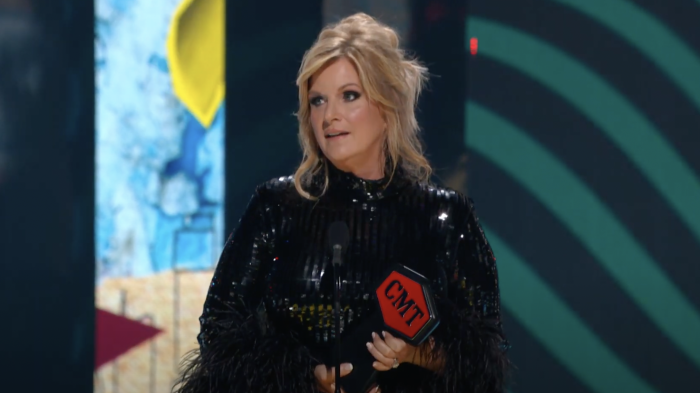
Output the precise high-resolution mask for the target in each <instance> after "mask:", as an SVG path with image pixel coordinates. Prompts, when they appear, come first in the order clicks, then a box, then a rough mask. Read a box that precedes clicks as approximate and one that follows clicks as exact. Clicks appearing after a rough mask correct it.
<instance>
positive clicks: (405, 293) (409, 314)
mask: <svg viewBox="0 0 700 393" xmlns="http://www.w3.org/2000/svg"><path fill="white" fill-rule="evenodd" d="M374 288H376V289H375V295H376V298H375V299H376V311H375V312H373V313H372V314H370V315H367V316H366V317H365V318H366V319H364V320H363V322H362V323H361V324H360V325H359V326H357V327H356V328H354V329H353V331H352V333H351V334H350V335H349V336H348V337H346V338H345V339H344V340H343V345H342V356H341V360H342V361H343V362H349V363H352V364H353V370H352V372H351V373H350V374H348V375H346V376H345V377H343V378H342V379H341V384H342V387H343V389H344V390H345V392H346V393H365V392H367V390H368V389H370V388H371V387H372V385H373V384H374V382H375V381H376V379H377V373H378V372H377V370H375V369H374V368H373V367H372V363H373V362H374V360H375V359H374V356H372V354H371V353H369V351H368V350H367V348H366V347H365V343H366V342H367V341H370V340H371V334H372V332H375V333H378V334H379V333H380V332H381V331H382V330H385V331H388V332H389V333H391V334H392V335H394V336H395V337H399V338H401V339H403V340H404V341H406V343H408V344H411V345H413V346H419V345H420V344H422V343H423V342H424V341H425V340H426V339H427V338H428V337H430V335H431V334H432V333H433V331H434V330H435V328H437V326H438V325H439V324H440V319H439V316H438V313H437V308H436V306H435V299H434V296H433V293H432V291H431V289H430V281H429V280H428V279H427V278H426V277H424V276H423V275H421V274H420V273H418V272H416V271H414V270H412V269H410V268H408V267H406V266H404V265H401V264H394V265H393V266H391V267H390V268H389V269H388V270H387V271H386V273H385V274H384V275H383V276H382V278H381V279H380V280H379V283H378V284H377V285H376V286H375V287H374ZM336 378H337V377H336ZM336 381H337V380H336ZM339 385H340V384H339V383H337V382H336V387H337V386H339Z"/></svg>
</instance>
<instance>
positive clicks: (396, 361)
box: [391, 358, 399, 368]
mask: <svg viewBox="0 0 700 393" xmlns="http://www.w3.org/2000/svg"><path fill="white" fill-rule="evenodd" d="M396 367H399V359H397V358H394V364H392V365H391V368H396Z"/></svg>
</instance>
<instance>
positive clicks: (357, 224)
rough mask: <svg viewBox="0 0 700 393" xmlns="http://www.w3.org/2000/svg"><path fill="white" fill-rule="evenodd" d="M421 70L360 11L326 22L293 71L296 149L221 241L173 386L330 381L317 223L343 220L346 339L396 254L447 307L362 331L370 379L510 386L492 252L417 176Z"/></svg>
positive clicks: (327, 264) (313, 385) (328, 315)
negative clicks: (408, 324) (424, 336)
mask: <svg viewBox="0 0 700 393" xmlns="http://www.w3.org/2000/svg"><path fill="white" fill-rule="evenodd" d="M425 78H426V69H425V68H423V67H421V66H420V65H419V64H418V63H417V62H415V61H413V60H410V59H407V58H406V57H405V56H404V53H403V52H402V51H401V50H400V49H399V47H398V38H397V35H396V33H395V32H394V31H393V30H391V29H390V28H388V27H386V26H384V25H382V24H380V23H378V22H377V21H375V20H374V19H372V18H371V17H369V16H367V15H365V14H357V15H353V16H350V17H348V18H345V19H343V20H342V21H340V22H338V23H337V24H335V25H332V26H329V27H327V28H325V29H324V30H323V31H322V32H321V34H320V35H319V37H318V40H317V41H316V42H315V43H314V45H313V46H312V47H311V49H309V51H307V53H306V54H305V56H304V59H303V61H302V64H301V68H300V71H299V76H298V79H297V85H298V86H299V111H298V114H297V116H298V120H299V140H300V143H301V146H302V148H303V152H304V156H303V160H302V163H301V165H300V166H299V168H298V169H297V171H296V173H295V174H294V176H293V177H285V178H280V179H275V180H271V181H269V182H267V183H264V184H262V185H261V186H259V187H258V188H257V190H256V191H255V193H254V195H253V197H252V200H251V201H250V204H249V206H248V208H247V210H246V211H245V213H244V215H243V217H242V218H241V221H240V223H239V226H238V229H237V230H236V231H235V232H234V234H233V235H232V236H231V237H230V238H229V240H228V241H227V243H226V246H225V248H224V251H223V253H222V255H221V259H220V261H219V264H218V266H217V268H216V272H215V273H214V278H213V280H212V283H211V286H210V288H209V293H208V296H207V300H206V302H205V305H204V313H203V315H202V317H201V318H200V322H201V333H200V334H199V336H198V341H199V343H200V351H199V352H198V353H195V354H194V356H193V357H191V358H190V359H189V364H188V367H187V368H186V370H185V372H184V374H183V378H182V380H181V382H180V384H179V386H178V387H177V389H178V391H179V392H183V393H185V392H188V393H189V392H216V393H218V392H294V393H296V392H317V391H321V392H332V391H333V389H334V387H335V385H334V382H335V381H334V370H333V368H329V367H327V365H325V364H322V360H321V359H328V358H329V356H328V354H329V352H330V350H331V348H332V346H333V343H334V342H335V340H334V334H333V332H334V325H333V324H332V320H333V318H332V315H333V314H332V304H333V290H334V282H333V274H332V270H331V261H330V252H329V249H328V246H327V239H326V233H327V230H328V226H329V225H330V223H332V222H334V221H337V220H344V221H345V222H346V223H347V224H348V226H349V228H350V243H349V246H348V248H347V253H346V255H345V262H344V264H343V267H342V269H341V274H343V277H346V278H347V282H346V284H345V288H344V292H343V293H342V300H341V303H342V307H343V310H342V323H341V328H342V335H341V338H342V336H343V335H346V334H349V332H351V331H352V330H353V328H354V327H356V326H357V325H358V323H360V322H361V321H362V319H363V316H365V315H367V314H369V313H371V312H372V311H373V309H374V303H373V301H374V299H373V297H372V296H373V295H372V293H373V292H374V288H372V287H371V285H372V283H374V282H376V280H377V279H378V278H380V275H381V274H382V273H384V271H385V270H386V268H387V267H388V266H389V265H390V264H391V263H392V262H401V263H402V264H404V265H406V266H408V267H410V268H413V269H414V270H417V271H418V272H420V273H421V274H423V275H425V276H426V277H428V278H429V279H430V280H431V285H432V289H433V291H434V294H435V299H436V303H437V307H438V311H439V314H440V316H441V323H440V325H439V326H438V328H437V329H436V330H435V331H434V333H433V335H432V336H431V337H430V339H429V340H426V342H425V344H423V345H421V346H420V347H414V346H411V345H409V344H407V343H406V342H404V341H403V340H401V339H399V338H397V337H393V336H391V335H390V334H388V333H386V334H383V335H382V334H376V335H375V334H373V335H372V337H367V342H368V343H367V350H368V351H369V352H370V353H371V354H372V355H373V356H374V358H375V359H376V361H375V362H374V364H373V366H374V368H375V369H376V370H379V371H381V373H379V377H378V386H376V387H375V388H374V389H373V390H374V391H379V390H381V392H384V393H388V392H441V393H442V392H470V393H471V392H503V391H504V377H505V371H506V367H507V365H508V361H507V358H506V355H505V347H506V346H505V339H504V337H503V334H502V331H501V322H500V313H499V292H498V279H497V272H496V263H495V259H494V257H493V254H492V252H491V249H490V247H489V245H488V243H487V241H486V238H485V237H484V234H483V232H482V231H481V228H480V226H479V223H478V220H477V217H476V214H475V212H474V207H473V205H472V203H471V201H470V200H469V199H467V198H465V197H464V196H462V195H461V194H459V193H457V192H455V191H452V190H448V189H442V188H437V187H434V186H432V185H429V184H427V180H428V177H429V176H430V173H431V169H430V166H429V164H428V162H427V160H426V159H425V157H424V156H423V153H422V147H421V144H420V142H419V139H418V124H417V122H416V118H415V115H414V108H415V105H416V100H417V98H418V96H419V93H420V91H421V88H422V85H423V83H424V81H425ZM351 370H352V365H349V364H343V365H342V366H341V375H347V374H348V373H349V372H352V371H351Z"/></svg>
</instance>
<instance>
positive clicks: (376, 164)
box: [331, 155, 385, 180]
mask: <svg viewBox="0 0 700 393" xmlns="http://www.w3.org/2000/svg"><path fill="white" fill-rule="evenodd" d="M331 163H332V164H333V165H334V166H335V167H336V168H338V169H340V170H341V171H343V172H347V173H352V174H353V175H355V176H357V177H359V178H360V179H365V180H379V179H383V178H384V175H385V174H384V167H385V165H384V158H383V155H382V156H381V157H380V158H379V159H377V160H371V161H370V160H363V161H362V162H358V163H353V162H339V163H335V162H332V161H331Z"/></svg>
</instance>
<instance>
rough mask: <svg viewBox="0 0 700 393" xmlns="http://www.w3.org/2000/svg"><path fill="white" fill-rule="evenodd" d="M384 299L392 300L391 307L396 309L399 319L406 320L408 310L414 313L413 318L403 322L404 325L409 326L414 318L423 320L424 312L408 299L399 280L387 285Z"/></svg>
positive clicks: (406, 292) (413, 301)
mask: <svg viewBox="0 0 700 393" xmlns="http://www.w3.org/2000/svg"><path fill="white" fill-rule="evenodd" d="M394 290H396V291H398V293H399V294H398V295H396V293H395V292H394ZM384 297H386V298H387V299H389V300H393V299H394V298H396V300H394V301H393V302H392V303H391V305H392V306H394V307H395V308H396V311H398V312H399V315H400V316H401V318H406V313H407V312H408V310H411V311H415V312H414V313H413V316H411V317H410V318H408V320H405V322H406V325H408V326H411V324H412V323H413V320H415V319H416V317H418V316H420V317H421V318H423V317H424V316H425V311H423V310H421V309H420V307H418V305H416V302H415V300H413V299H409V298H408V291H407V290H406V288H405V287H404V286H403V285H401V282H400V281H399V280H394V281H392V282H390V283H389V285H388V286H387V287H386V290H385V291H384Z"/></svg>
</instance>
